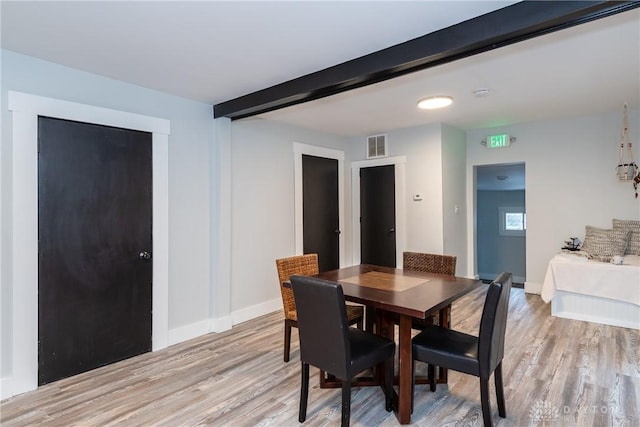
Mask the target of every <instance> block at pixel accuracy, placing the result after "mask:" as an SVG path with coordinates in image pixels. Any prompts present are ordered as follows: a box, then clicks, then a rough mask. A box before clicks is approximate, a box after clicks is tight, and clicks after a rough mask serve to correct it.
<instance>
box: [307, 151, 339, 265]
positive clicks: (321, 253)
mask: <svg viewBox="0 0 640 427" xmlns="http://www.w3.org/2000/svg"><path fill="white" fill-rule="evenodd" d="M339 215H340V214H339V210H338V161H337V160H335V159H326V158H324V157H315V156H308V155H306V154H303V155H302V224H303V225H302V234H303V250H304V253H306V254H308V253H317V254H318V263H319V267H320V272H323V271H329V270H335V269H336V268H340V243H339V236H340V229H339V224H340V223H339V220H338V218H339Z"/></svg>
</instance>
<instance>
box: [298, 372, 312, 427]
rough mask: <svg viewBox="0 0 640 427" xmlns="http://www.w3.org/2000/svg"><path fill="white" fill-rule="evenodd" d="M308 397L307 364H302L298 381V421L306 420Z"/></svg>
mask: <svg viewBox="0 0 640 427" xmlns="http://www.w3.org/2000/svg"><path fill="white" fill-rule="evenodd" d="M308 397H309V364H308V363H304V362H302V379H301V381H300V412H299V413H298V421H300V422H301V423H303V422H304V420H306V419H307V399H308Z"/></svg>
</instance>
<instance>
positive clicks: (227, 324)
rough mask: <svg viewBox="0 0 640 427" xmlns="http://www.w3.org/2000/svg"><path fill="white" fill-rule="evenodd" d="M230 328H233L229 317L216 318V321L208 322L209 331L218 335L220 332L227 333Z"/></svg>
mask: <svg viewBox="0 0 640 427" xmlns="http://www.w3.org/2000/svg"><path fill="white" fill-rule="evenodd" d="M232 326H233V320H232V319H231V316H230V315H229V316H223V317H218V318H216V319H211V320H210V322H209V331H211V332H216V333H220V332H224V331H228V330H229V329H231V327H232Z"/></svg>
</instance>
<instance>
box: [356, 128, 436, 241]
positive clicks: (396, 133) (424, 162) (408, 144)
mask: <svg viewBox="0 0 640 427" xmlns="http://www.w3.org/2000/svg"><path fill="white" fill-rule="evenodd" d="M365 141H366V135H362V136H358V137H355V138H351V139H350V146H351V148H350V149H351V158H352V160H354V161H362V160H366V155H365V154H366V151H365ZM387 151H388V155H389V156H390V157H396V156H398V157H399V156H406V160H407V163H406V166H405V173H406V176H405V178H406V179H405V181H406V186H405V200H406V210H405V212H406V230H407V233H406V247H405V248H398V250H399V251H401V250H409V251H418V252H435V253H442V251H443V219H442V185H443V181H442V144H441V129H440V125H439V124H436V125H429V126H419V127H412V128H406V129H397V130H392V131H388V132H387ZM415 193H419V194H421V195H422V200H421V201H414V200H413V195H414V194H415ZM396 221H398V219H396Z"/></svg>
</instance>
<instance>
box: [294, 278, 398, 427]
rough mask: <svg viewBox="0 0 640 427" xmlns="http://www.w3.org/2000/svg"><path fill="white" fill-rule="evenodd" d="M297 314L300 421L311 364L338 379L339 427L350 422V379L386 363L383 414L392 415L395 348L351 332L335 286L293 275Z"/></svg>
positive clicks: (369, 335)
mask: <svg viewBox="0 0 640 427" xmlns="http://www.w3.org/2000/svg"><path fill="white" fill-rule="evenodd" d="M290 281H291V287H292V288H293V295H294V299H295V303H296V311H297V313H298V335H299V337H300V361H301V362H302V381H301V387H300V412H299V417H298V419H299V421H300V422H304V420H305V419H306V417H307V398H308V396H309V365H313V366H315V367H317V368H319V369H321V370H323V371H326V372H327V373H329V374H331V375H334V376H335V377H336V378H338V379H340V380H342V423H341V425H342V426H348V425H349V419H350V417H351V380H352V379H353V377H355V376H356V374H358V373H360V372H362V371H364V370H365V369H368V368H371V367H373V366H376V365H380V364H384V382H385V384H384V393H385V409H386V410H387V411H390V410H391V396H392V387H393V355H394V352H395V343H394V342H393V341H391V340H389V339H387V338H383V337H381V336H378V335H374V334H372V333H370V332H366V331H362V330H360V329H355V328H350V327H349V323H348V321H347V314H346V308H345V300H344V294H343V292H342V286H341V285H340V284H339V283H334V282H330V281H327V280H322V279H318V278H314V277H305V276H291V278H290Z"/></svg>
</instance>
